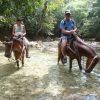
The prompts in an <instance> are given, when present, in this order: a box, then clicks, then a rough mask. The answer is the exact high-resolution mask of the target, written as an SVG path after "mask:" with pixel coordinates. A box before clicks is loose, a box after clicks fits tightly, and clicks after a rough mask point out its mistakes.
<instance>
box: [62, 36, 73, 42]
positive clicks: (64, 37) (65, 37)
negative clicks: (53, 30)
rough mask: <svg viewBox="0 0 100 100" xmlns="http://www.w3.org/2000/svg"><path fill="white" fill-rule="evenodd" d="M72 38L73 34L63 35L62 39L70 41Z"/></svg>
mask: <svg viewBox="0 0 100 100" xmlns="http://www.w3.org/2000/svg"><path fill="white" fill-rule="evenodd" d="M71 39H72V36H62V37H61V40H64V41H66V42H67V41H69V40H71Z"/></svg>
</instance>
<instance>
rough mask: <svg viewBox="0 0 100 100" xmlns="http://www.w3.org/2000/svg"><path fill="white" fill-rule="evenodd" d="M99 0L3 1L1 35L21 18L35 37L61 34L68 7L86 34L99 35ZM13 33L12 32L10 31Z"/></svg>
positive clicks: (81, 33) (0, 24) (1, 4)
mask: <svg viewBox="0 0 100 100" xmlns="http://www.w3.org/2000/svg"><path fill="white" fill-rule="evenodd" d="M99 5H100V0H91V1H90V0H0V34H1V33H2V32H5V31H4V29H5V30H6V31H7V30H9V29H11V28H12V25H13V24H14V23H15V20H16V18H18V17H19V18H22V19H23V22H24V24H25V26H26V29H27V33H28V34H30V35H31V36H32V37H34V36H46V35H53V34H54V35H55V36H58V35H59V34H58V30H59V24H60V21H61V20H62V19H63V18H64V12H65V10H71V12H72V17H73V18H74V19H75V21H76V23H77V27H78V30H79V34H80V35H82V36H83V37H84V36H85V37H90V36H92V37H94V35H95V36H98V35H100V28H99V26H100V13H99V12H100V7H99ZM10 32H11V31H10Z"/></svg>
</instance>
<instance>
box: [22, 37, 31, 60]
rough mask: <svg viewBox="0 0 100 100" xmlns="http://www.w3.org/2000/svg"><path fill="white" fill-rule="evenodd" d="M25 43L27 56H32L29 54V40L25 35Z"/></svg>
mask: <svg viewBox="0 0 100 100" xmlns="http://www.w3.org/2000/svg"><path fill="white" fill-rule="evenodd" d="M23 39H24V44H25V49H26V58H30V56H29V41H28V40H27V39H26V38H25V37H24V38H23Z"/></svg>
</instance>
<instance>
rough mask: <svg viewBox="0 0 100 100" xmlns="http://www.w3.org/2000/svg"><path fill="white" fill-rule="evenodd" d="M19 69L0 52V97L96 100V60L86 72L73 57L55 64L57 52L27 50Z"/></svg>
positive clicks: (99, 97) (99, 84)
mask: <svg viewBox="0 0 100 100" xmlns="http://www.w3.org/2000/svg"><path fill="white" fill-rule="evenodd" d="M30 54H31V58H30V59H25V66H24V67H21V68H20V69H19V70H18V69H17V68H16V66H15V63H14V62H13V61H11V62H9V61H8V60H7V58H5V57H4V56H3V55H4V53H3V52H1V53H0V100H100V64H97V66H96V67H95V69H94V70H93V72H92V73H91V74H90V75H88V76H86V75H84V74H83V73H82V72H80V71H79V68H78V65H77V63H76V61H74V63H73V71H72V72H71V73H70V72H69V71H68V69H69V65H68V64H66V65H64V66H63V65H62V64H60V65H59V66H58V65H57V53H55V52H47V51H46V52H41V51H40V50H36V49H33V50H31V53H30Z"/></svg>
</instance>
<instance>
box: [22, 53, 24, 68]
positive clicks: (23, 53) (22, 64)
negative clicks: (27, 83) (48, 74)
mask: <svg viewBox="0 0 100 100" xmlns="http://www.w3.org/2000/svg"><path fill="white" fill-rule="evenodd" d="M23 66H24V52H23V55H22V67H23Z"/></svg>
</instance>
